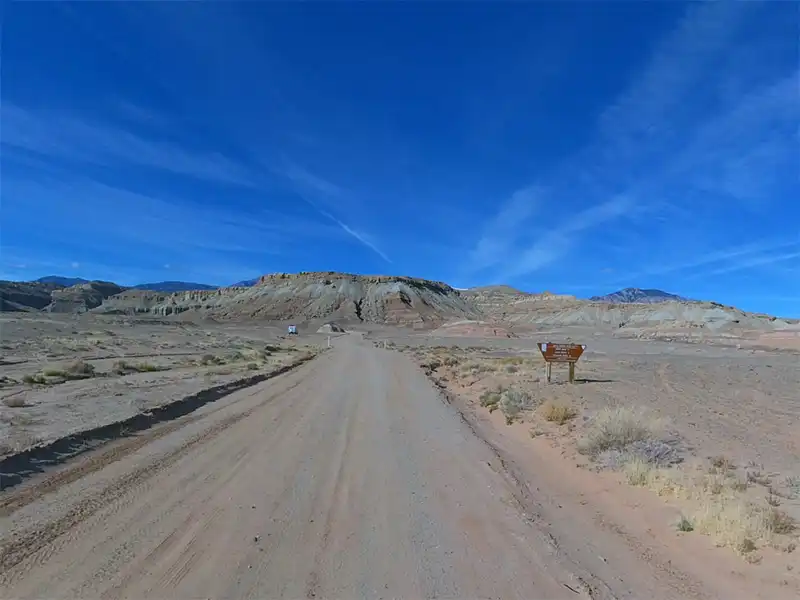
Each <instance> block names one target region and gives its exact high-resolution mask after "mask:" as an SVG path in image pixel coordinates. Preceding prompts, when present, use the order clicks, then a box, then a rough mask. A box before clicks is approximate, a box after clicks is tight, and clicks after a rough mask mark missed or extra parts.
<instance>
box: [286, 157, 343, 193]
mask: <svg viewBox="0 0 800 600" xmlns="http://www.w3.org/2000/svg"><path fill="white" fill-rule="evenodd" d="M283 173H284V175H286V177H288V178H289V180H290V181H292V182H293V183H294V184H296V185H298V186H300V187H302V188H304V189H307V190H311V191H313V192H317V193H319V194H324V195H326V196H331V197H333V198H338V197H340V196H342V195H344V193H345V192H344V190H343V189H342V188H341V187H339V186H338V185H336V184H335V183H331V182H330V181H328V180H327V179H323V178H322V177H319V176H318V175H315V174H313V173H310V172H309V171H307V170H306V169H304V168H302V167H300V166H298V165H296V164H294V163H289V165H288V166H287V167H286V169H285V170H284V171H283Z"/></svg>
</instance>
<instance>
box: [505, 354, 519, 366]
mask: <svg viewBox="0 0 800 600" xmlns="http://www.w3.org/2000/svg"><path fill="white" fill-rule="evenodd" d="M500 364H503V365H514V366H520V365H523V364H525V359H524V358H522V357H521V356H505V357H503V358H501V359H500Z"/></svg>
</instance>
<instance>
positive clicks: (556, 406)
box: [540, 400, 578, 425]
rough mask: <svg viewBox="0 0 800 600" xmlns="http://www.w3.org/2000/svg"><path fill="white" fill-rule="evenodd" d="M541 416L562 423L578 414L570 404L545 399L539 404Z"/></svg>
mask: <svg viewBox="0 0 800 600" xmlns="http://www.w3.org/2000/svg"><path fill="white" fill-rule="evenodd" d="M540 410H541V413H542V416H543V417H544V418H545V420H546V421H550V422H552V423H558V424H559V425H564V424H565V423H567V422H568V421H570V420H572V419H574V418H575V417H576V416H578V411H577V410H575V409H574V408H573V407H572V406H571V405H569V404H567V403H565V402H561V401H558V400H547V401H545V403H544V404H542V406H541V409H540Z"/></svg>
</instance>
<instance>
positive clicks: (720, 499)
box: [624, 459, 797, 555]
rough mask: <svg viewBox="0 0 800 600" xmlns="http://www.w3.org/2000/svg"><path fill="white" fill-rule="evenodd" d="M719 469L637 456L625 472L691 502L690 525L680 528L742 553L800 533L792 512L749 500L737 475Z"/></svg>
mask: <svg viewBox="0 0 800 600" xmlns="http://www.w3.org/2000/svg"><path fill="white" fill-rule="evenodd" d="M723 466H724V465H723ZM720 468H721V467H720V465H718V464H713V463H712V468H711V469H705V470H704V469H702V468H698V469H694V470H691V471H686V470H682V469H677V468H659V467H654V466H653V465H651V464H649V463H647V461H645V460H641V459H633V460H631V461H630V462H628V464H626V465H625V468H624V473H625V477H626V479H627V481H628V483H629V484H631V485H635V486H640V487H646V488H648V489H650V490H652V491H654V492H656V493H657V494H658V495H660V496H671V497H675V498H680V499H684V500H688V501H690V504H691V505H692V506H694V511H693V512H692V513H691V514H690V515H689V516H686V517H683V520H685V521H686V523H684V525H683V527H679V528H680V529H681V530H682V531H692V530H696V531H698V532H699V533H703V534H705V535H708V536H710V537H711V538H712V539H713V540H714V542H715V543H716V544H717V545H718V546H724V547H729V548H732V549H733V550H734V551H736V552H737V553H739V554H741V555H747V554H749V553H751V552H753V551H754V550H756V549H757V548H758V546H759V544H769V545H775V544H776V536H781V535H787V534H791V533H793V532H794V531H796V529H797V522H796V521H795V520H794V519H793V518H792V517H791V516H790V515H789V514H788V513H786V512H784V511H782V510H780V509H778V508H776V507H774V506H760V505H756V504H754V503H752V502H750V501H748V500H747V499H746V498H744V497H743V496H742V494H741V491H740V490H741V487H740V486H738V485H737V483H738V482H739V479H738V477H737V476H736V474H735V473H733V472H732V470H730V469H726V471H725V472H719V471H718V469H720Z"/></svg>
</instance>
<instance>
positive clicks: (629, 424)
mask: <svg viewBox="0 0 800 600" xmlns="http://www.w3.org/2000/svg"><path fill="white" fill-rule="evenodd" d="M659 429H660V424H659V423H658V422H657V421H656V420H654V419H651V418H648V417H647V415H646V414H645V413H644V412H642V411H638V410H634V409H631V408H627V407H623V406H615V407H608V408H604V409H603V410H601V411H600V412H599V413H598V414H597V416H595V418H594V419H593V420H592V423H591V425H590V427H589V429H588V431H587V432H586V435H585V437H584V438H583V439H582V440H580V442H579V444H578V449H579V450H580V451H581V452H582V453H584V454H590V455H595V456H596V455H598V454H599V453H600V452H603V451H605V450H619V451H622V450H625V449H626V448H627V447H628V446H630V445H631V444H633V443H635V442H644V441H648V440H654V439H658V433H659Z"/></svg>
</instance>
